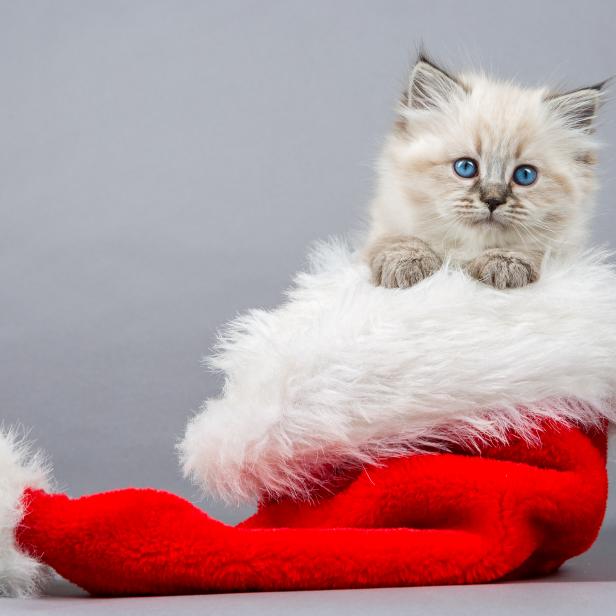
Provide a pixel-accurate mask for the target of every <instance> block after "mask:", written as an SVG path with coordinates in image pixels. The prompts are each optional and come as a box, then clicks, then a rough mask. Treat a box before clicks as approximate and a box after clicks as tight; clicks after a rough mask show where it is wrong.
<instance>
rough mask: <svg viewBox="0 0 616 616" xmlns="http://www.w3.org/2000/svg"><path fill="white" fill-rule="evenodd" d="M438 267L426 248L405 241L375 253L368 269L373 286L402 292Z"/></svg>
mask: <svg viewBox="0 0 616 616" xmlns="http://www.w3.org/2000/svg"><path fill="white" fill-rule="evenodd" d="M442 264H443V262H442V260H441V258H440V257H439V256H438V255H437V254H436V253H435V252H434V251H433V250H432V249H431V248H430V246H428V244H426V243H425V242H423V241H421V240H418V239H405V240H399V241H396V242H393V243H390V244H388V245H387V246H386V247H383V248H382V249H381V250H379V251H377V252H376V253H375V254H374V255H373V257H372V259H371V262H370V267H371V270H372V279H373V282H374V284H376V285H378V286H383V287H388V288H390V289H394V288H400V289H404V288H406V287H412V286H413V285H415V284H417V283H418V282H421V281H422V280H423V279H424V278H427V277H428V276H431V275H432V274H434V272H436V271H437V270H438V269H439V268H440V267H441V265H442Z"/></svg>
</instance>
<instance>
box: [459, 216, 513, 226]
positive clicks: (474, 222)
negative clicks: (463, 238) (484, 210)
mask: <svg viewBox="0 0 616 616" xmlns="http://www.w3.org/2000/svg"><path fill="white" fill-rule="evenodd" d="M465 222H467V223H468V224H469V225H470V226H471V227H489V228H501V229H503V228H505V227H506V226H507V223H505V222H503V221H502V220H498V219H496V218H494V216H493V215H492V214H490V215H489V216H487V217H485V218H471V219H470V220H466V221H465Z"/></svg>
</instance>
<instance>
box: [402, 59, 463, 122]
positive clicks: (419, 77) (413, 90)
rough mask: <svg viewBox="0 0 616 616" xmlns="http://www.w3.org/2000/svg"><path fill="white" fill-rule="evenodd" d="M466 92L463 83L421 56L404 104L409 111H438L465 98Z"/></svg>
mask: <svg viewBox="0 0 616 616" xmlns="http://www.w3.org/2000/svg"><path fill="white" fill-rule="evenodd" d="M465 92H466V88H465V86H464V85H463V84H462V83H461V82H459V81H458V80H457V79H456V78H455V77H453V76H452V75H450V74H449V73H447V72H446V71H444V70H443V69H442V68H440V67H438V66H437V65H436V64H435V63H434V62H432V60H430V59H428V57H427V56H425V55H424V54H420V55H419V58H418V59H417V62H416V64H415V66H414V67H413V70H412V71H411V76H410V79H409V85H408V88H407V90H406V92H405V93H404V95H403V98H402V104H403V106H405V107H407V108H409V109H417V110H426V111H431V110H438V109H442V108H443V107H445V106H446V105H447V104H448V103H449V102H451V101H452V100H453V99H455V98H459V97H462V96H464V93H465Z"/></svg>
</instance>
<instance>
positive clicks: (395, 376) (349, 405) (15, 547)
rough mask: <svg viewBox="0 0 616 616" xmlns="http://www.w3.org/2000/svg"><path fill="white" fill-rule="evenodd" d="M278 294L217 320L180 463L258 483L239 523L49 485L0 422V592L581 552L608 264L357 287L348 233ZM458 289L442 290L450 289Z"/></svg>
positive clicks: (434, 565)
mask: <svg viewBox="0 0 616 616" xmlns="http://www.w3.org/2000/svg"><path fill="white" fill-rule="evenodd" d="M320 259H321V263H320V265H319V267H318V268H317V270H316V271H315V272H314V273H312V274H310V275H308V274H306V275H303V276H301V277H300V278H299V281H298V286H297V287H296V289H295V290H294V291H292V292H291V294H290V301H289V302H288V303H287V304H285V305H284V306H283V307H281V308H280V309H278V310H276V311H273V312H269V313H265V312H253V313H251V314H250V315H248V316H247V317H243V318H242V319H240V320H238V321H236V322H234V323H233V324H232V325H231V326H230V327H229V329H228V330H227V332H226V334H225V337H224V339H223V341H222V343H221V352H220V353H219V355H218V357H217V359H216V360H215V364H216V366H217V367H218V368H221V369H223V370H224V371H225V372H226V375H227V382H226V386H225V389H224V395H223V396H222V397H220V398H217V399H214V400H211V401H208V402H207V403H206V404H205V405H204V408H203V409H202V411H201V413H200V414H199V415H197V416H196V417H195V418H193V419H192V421H191V422H190V424H189V426H188V429H187V432H186V435H185V437H184V439H183V441H182V443H181V445H180V453H181V458H182V463H183V466H184V470H185V472H186V473H187V474H188V475H191V476H192V477H193V478H194V479H195V480H196V481H197V482H199V484H200V485H201V486H202V487H203V488H204V490H206V491H207V492H209V493H213V494H218V495H222V496H223V497H226V498H227V499H229V500H232V501H233V500H235V501H238V500H242V499H250V498H252V499H255V500H256V501H258V502H259V510H258V512H257V513H256V514H255V515H254V516H253V517H251V518H249V519H248V520H246V521H245V522H243V523H242V524H240V525H239V526H237V527H231V526H228V525H225V524H223V523H221V522H218V521H216V520H213V519H212V518H210V517H209V516H208V515H207V514H206V513H204V512H203V511H201V510H200V509H198V508H196V507H195V506H193V505H191V504H190V503H188V502H187V501H184V500H182V499H181V498H179V497H177V496H175V495H172V494H169V493H166V492H161V491H157V490H148V489H145V490H144V489H141V490H137V489H128V490H119V491H115V492H108V493H103V494H94V495H89V496H84V497H81V498H76V499H72V498H69V497H68V496H66V495H64V494H55V493H52V492H51V491H50V485H49V477H48V473H47V472H46V470H45V468H46V467H45V465H44V464H43V463H42V457H41V456H40V455H39V454H34V455H33V454H31V453H29V451H28V447H27V446H26V445H24V443H23V441H20V440H19V439H17V438H16V437H15V436H14V434H11V433H8V434H4V435H3V436H2V437H1V438H0V529H1V535H0V591H1V592H2V593H3V594H12V595H24V594H28V593H31V592H32V591H33V590H34V589H35V588H36V587H37V584H38V583H39V582H40V580H41V578H42V577H43V576H44V573H45V571H46V567H50V568H53V569H54V570H55V571H57V572H58V573H59V574H61V575H62V576H64V577H65V578H67V579H68V580H70V581H72V582H74V583H76V584H78V585H79V586H81V587H83V588H84V589H86V590H88V591H90V592H91V593H93V594H98V595H129V594H173V593H188V592H231V591H248V590H291V589H326V588H363V587H375V586H397V585H420V584H462V583H476V582H490V581H496V580H502V579H510V578H514V577H523V576H528V575H538V574H544V573H548V572H551V571H554V570H555V569H557V568H558V567H559V566H560V565H561V564H562V563H563V562H564V561H565V560H566V559H568V558H570V557H572V556H574V555H577V554H579V553H581V552H583V551H584V550H586V549H587V548H588V547H589V546H590V545H591V544H592V542H593V541H594V539H595V537H596V536H597V533H598V531H599V528H600V525H601V521H602V518H603V515H604V511H605V503H606V496H607V478H606V467H605V462H606V434H605V429H606V422H607V421H608V420H611V419H613V418H614V409H613V404H612V400H613V397H614V392H615V391H616V375H615V373H614V366H615V365H616V281H615V279H614V274H613V272H612V270H611V269H610V268H609V267H608V266H607V265H605V264H603V263H602V262H601V261H600V259H598V258H596V257H592V256H588V257H586V258H584V259H579V260H577V261H576V262H575V263H571V264H569V265H559V266H558V267H550V266H549V264H548V265H547V266H546V268H544V272H543V276H542V279H541V280H540V281H539V282H538V283H536V284H535V285H532V286H530V287H528V288H524V289H517V290H510V291H506V292H502V291H497V290H495V289H490V288H488V287H485V286H483V285H481V284H479V283H476V282H474V281H472V280H470V279H468V278H467V277H466V276H464V274H463V273H461V272H457V271H452V270H443V271H442V272H439V273H438V274H436V275H435V276H434V277H432V278H431V279H428V280H426V281H424V282H423V283H421V284H420V285H417V286H416V287H413V288H412V289H409V290H406V291H395V290H394V291H392V290H386V289H380V288H375V287H373V286H372V285H370V283H369V282H368V275H367V272H366V271H365V268H364V266H363V265H361V264H360V263H358V262H356V261H355V260H354V259H353V258H352V256H351V255H349V254H348V253H347V252H346V251H345V250H342V249H336V250H334V251H330V252H328V253H327V256H326V257H322V256H321V258H320ZM452 306H455V309H452Z"/></svg>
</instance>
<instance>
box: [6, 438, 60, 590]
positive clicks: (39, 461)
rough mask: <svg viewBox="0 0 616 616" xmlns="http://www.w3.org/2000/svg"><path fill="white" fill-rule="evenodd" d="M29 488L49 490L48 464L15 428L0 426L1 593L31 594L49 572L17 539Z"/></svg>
mask: <svg viewBox="0 0 616 616" xmlns="http://www.w3.org/2000/svg"><path fill="white" fill-rule="evenodd" d="M26 488H34V489H37V488H38V489H45V490H49V489H50V479H49V468H48V466H47V464H46V462H45V460H44V458H43V456H42V455H41V453H40V452H35V451H33V450H32V449H31V447H30V445H29V444H28V443H27V442H26V441H25V440H24V438H23V437H22V436H20V435H19V433H18V432H17V431H16V430H6V431H4V430H1V429H0V596H10V597H26V596H29V595H32V594H33V593H35V592H36V590H37V589H38V587H39V585H40V584H41V582H42V581H43V580H44V579H45V578H46V577H47V575H48V569H47V567H45V565H43V564H41V563H40V562H38V561H37V560H36V559H35V558H33V557H32V556H29V555H27V554H24V553H23V552H22V551H21V550H20V549H19V548H18V546H17V545H16V543H15V529H16V527H17V526H18V525H19V523H20V521H21V519H22V518H23V514H24V506H27V503H24V502H23V500H22V496H23V492H24V490H25V489H26Z"/></svg>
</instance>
